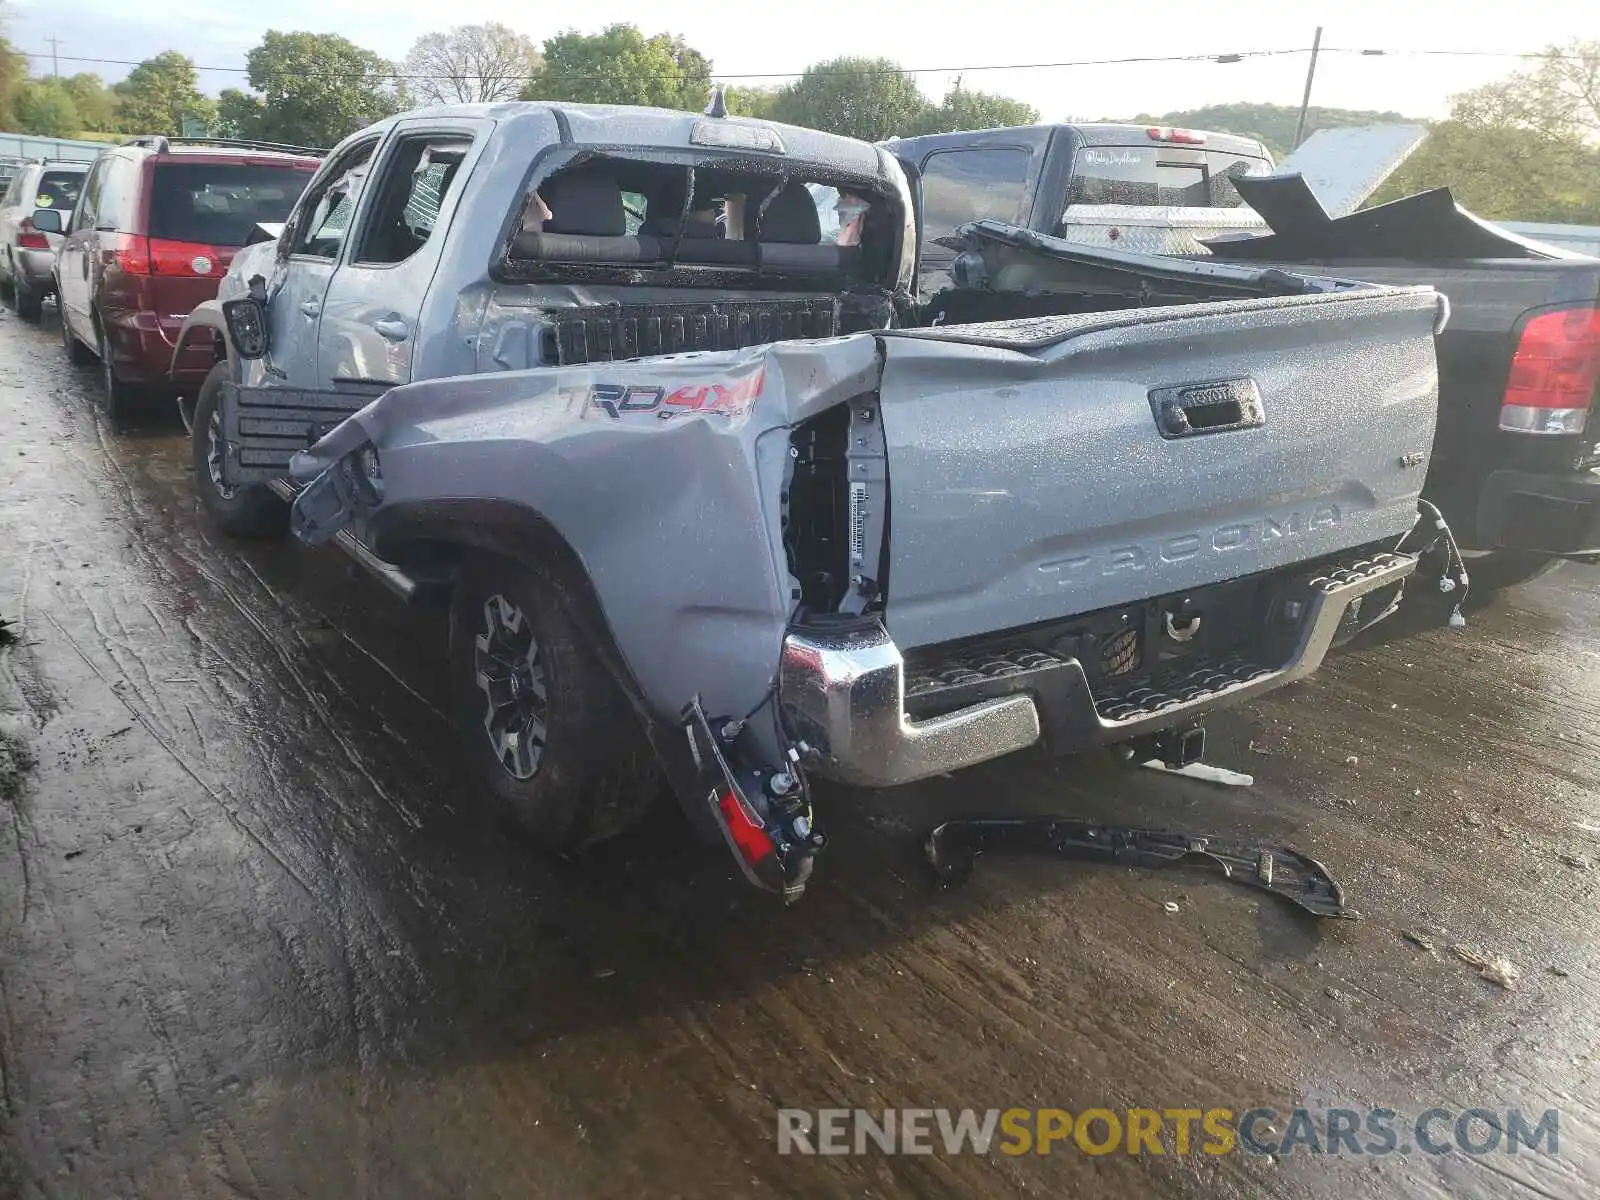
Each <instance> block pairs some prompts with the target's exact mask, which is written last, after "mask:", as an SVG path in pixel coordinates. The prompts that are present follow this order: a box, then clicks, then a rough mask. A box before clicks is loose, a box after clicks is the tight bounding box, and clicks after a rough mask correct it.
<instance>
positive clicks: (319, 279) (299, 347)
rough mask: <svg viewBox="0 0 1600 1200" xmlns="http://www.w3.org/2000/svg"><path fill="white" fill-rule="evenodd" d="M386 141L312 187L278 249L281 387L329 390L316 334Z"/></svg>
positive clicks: (364, 146) (272, 317)
mask: <svg viewBox="0 0 1600 1200" xmlns="http://www.w3.org/2000/svg"><path fill="white" fill-rule="evenodd" d="M380 140H381V138H380V137H379V136H373V137H371V138H367V139H365V140H363V141H360V142H357V143H355V144H354V145H353V146H351V147H350V148H349V149H348V150H346V151H345V152H344V153H343V154H341V155H340V156H339V157H338V159H336V160H335V161H334V162H332V163H330V164H329V165H328V167H327V169H326V170H324V171H323V172H321V173H320V174H319V177H318V178H317V179H316V180H315V181H313V182H312V184H311V186H310V187H309V188H308V189H307V190H306V193H305V195H304V196H303V197H302V198H301V200H300V203H299V205H298V206H297V208H296V211H295V214H294V216H293V217H292V218H291V219H290V221H289V225H288V227H287V228H286V229H285V230H284V231H283V238H284V240H283V241H282V242H281V243H280V244H279V247H278V259H279V270H278V272H277V273H278V274H279V276H280V277H281V280H282V282H281V283H280V284H279V285H278V286H277V287H276V288H275V289H273V290H272V291H270V292H269V294H268V301H267V307H268V324H269V327H270V328H271V330H272V351H271V353H272V366H273V368H274V369H275V370H274V373H275V374H276V375H278V377H279V378H280V379H281V380H282V385H283V386H285V387H290V388H298V389H302V390H305V391H319V390H322V389H324V388H326V387H327V384H326V382H325V381H324V380H323V379H322V377H321V376H320V375H319V373H318V370H317V366H318V364H317V330H318V326H319V325H320V323H321V319H322V306H323V299H324V297H325V295H326V294H327V290H328V282H329V281H330V280H331V279H332V278H333V272H334V268H335V266H336V265H337V264H338V261H339V256H340V253H341V252H342V251H343V249H344V243H345V239H346V235H347V234H348V232H349V230H350V229H351V227H352V225H353V223H354V217H355V212H356V206H357V205H358V204H359V203H360V201H361V194H362V191H363V188H362V183H363V181H364V179H365V177H366V174H367V169H368V167H369V165H370V164H371V161H372V155H373V152H374V151H375V150H376V149H377V148H378V143H379V141H380Z"/></svg>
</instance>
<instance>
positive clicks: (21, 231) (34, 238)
mask: <svg viewBox="0 0 1600 1200" xmlns="http://www.w3.org/2000/svg"><path fill="white" fill-rule="evenodd" d="M17 249H19V250H48V249H50V242H49V240H48V239H46V237H45V236H44V234H42V233H40V232H39V230H38V229H37V228H35V226H34V224H33V218H32V217H23V218H22V220H20V221H18V222H17Z"/></svg>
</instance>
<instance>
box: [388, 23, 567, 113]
mask: <svg viewBox="0 0 1600 1200" xmlns="http://www.w3.org/2000/svg"><path fill="white" fill-rule="evenodd" d="M542 61H543V59H542V58H541V56H540V54H539V47H538V46H536V45H534V44H533V42H532V40H530V39H529V38H526V37H524V36H523V35H522V34H520V33H518V32H517V31H516V30H515V29H512V28H510V27H508V26H505V25H501V24H500V23H499V22H497V21H490V22H489V23H488V24H486V25H457V26H456V27H455V28H454V29H447V30H445V31H444V32H443V33H427V34H423V35H422V36H421V37H419V38H418V39H417V40H416V43H415V44H414V45H413V46H412V47H411V52H410V53H409V54H407V55H406V60H405V63H404V64H403V67H404V70H405V73H406V76H407V81H408V83H409V85H410V88H411V91H412V92H413V93H414V94H415V96H416V98H417V102H418V103H419V104H483V103H489V102H491V101H495V100H515V99H516V98H517V95H518V93H520V92H521V91H522V89H523V88H524V87H525V86H526V85H527V82H528V80H529V79H530V78H532V76H533V74H534V72H535V71H537V70H538V69H539V64H540V63H541V62H542Z"/></svg>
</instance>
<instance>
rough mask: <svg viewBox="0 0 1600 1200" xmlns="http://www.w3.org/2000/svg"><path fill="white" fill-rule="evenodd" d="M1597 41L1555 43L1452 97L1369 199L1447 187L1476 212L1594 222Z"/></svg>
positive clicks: (1597, 198)
mask: <svg viewBox="0 0 1600 1200" xmlns="http://www.w3.org/2000/svg"><path fill="white" fill-rule="evenodd" d="M1597 181H1600V42H1572V43H1569V44H1567V45H1565V46H1561V47H1552V48H1551V49H1550V50H1549V51H1547V52H1546V53H1545V55H1544V57H1542V58H1540V59H1538V60H1537V61H1536V62H1535V63H1534V64H1533V65H1532V66H1530V67H1529V68H1528V69H1526V70H1522V71H1518V72H1516V73H1514V74H1512V75H1510V76H1508V77H1507V78H1505V79H1502V80H1498V81H1496V82H1494V83H1490V84H1486V85H1484V86H1483V87H1480V88H1474V89H1473V90H1472V91H1469V92H1463V93H1462V94H1461V95H1459V96H1455V97H1453V98H1452V99H1451V104H1450V115H1449V117H1448V118H1447V119H1445V120H1443V121H1440V122H1437V123H1436V124H1434V125H1433V126H1432V127H1431V130H1430V132H1429V135H1428V139H1427V140H1426V141H1425V142H1423V144H1422V146H1421V147H1420V148H1418V150H1417V152H1416V153H1415V154H1413V155H1412V156H1411V157H1410V158H1409V159H1407V160H1406V162H1405V164H1404V165H1403V166H1402V167H1401V168H1400V169H1399V170H1398V171H1396V172H1395V174H1394V175H1393V176H1392V177H1391V178H1390V179H1389V181H1388V182H1387V183H1386V184H1385V185H1384V186H1383V188H1382V189H1380V191H1379V193H1378V195H1377V196H1376V197H1375V198H1374V203H1382V202H1383V201H1385V200H1393V199H1396V198H1398V197H1400V196H1405V195H1409V194H1410V193H1412V192H1417V191H1422V190H1424V189H1427V188H1435V187H1448V188H1449V189H1450V190H1451V192H1452V193H1453V194H1454V196H1455V198H1456V199H1457V200H1458V201H1459V202H1460V203H1461V204H1462V205H1463V206H1465V207H1466V208H1468V209H1471V210H1472V211H1473V212H1474V213H1476V214H1478V215H1479V216H1481V217H1489V218H1492V219H1498V220H1507V221H1557V222H1572V223H1576V224H1595V223H1600V186H1597Z"/></svg>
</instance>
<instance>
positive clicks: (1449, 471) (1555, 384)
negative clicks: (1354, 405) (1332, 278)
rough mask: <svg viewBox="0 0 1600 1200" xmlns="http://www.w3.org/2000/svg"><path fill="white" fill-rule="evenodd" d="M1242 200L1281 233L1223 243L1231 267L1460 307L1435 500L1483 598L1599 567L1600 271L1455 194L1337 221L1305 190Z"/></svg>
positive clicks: (1444, 397)
mask: <svg viewBox="0 0 1600 1200" xmlns="http://www.w3.org/2000/svg"><path fill="white" fill-rule="evenodd" d="M1236 185H1237V187H1238V189H1239V192H1240V194H1241V195H1243V196H1245V198H1246V200H1247V201H1248V202H1249V204H1250V205H1251V207H1253V208H1254V209H1255V210H1256V211H1257V212H1259V213H1260V214H1261V215H1262V217H1263V218H1265V220H1266V221H1267V224H1268V225H1269V226H1270V227H1271V228H1272V231H1273V232H1272V233H1271V234H1269V235H1266V236H1263V237H1253V238H1245V239H1239V240H1226V241H1222V240H1214V241H1212V242H1211V243H1210V245H1211V248H1212V250H1213V252H1214V254H1215V255H1216V256H1217V257H1219V258H1226V259H1229V260H1234V261H1237V260H1245V261H1249V262H1254V263H1261V262H1270V263H1274V264H1282V265H1284V266H1288V265H1290V264H1299V266H1300V267H1301V268H1302V269H1303V268H1304V266H1305V265H1306V264H1309V263H1315V264H1316V265H1317V268H1318V271H1319V272H1320V273H1322V274H1330V275H1344V276H1351V277H1354V278H1357V279H1364V280H1367V281H1369V282H1372V283H1380V284H1421V283H1426V284H1429V285H1431V286H1432V287H1434V288H1436V289H1437V290H1438V291H1440V292H1441V293H1443V294H1444V295H1445V296H1446V297H1447V298H1448V299H1449V301H1450V320H1449V323H1448V324H1447V325H1446V327H1445V330H1444V332H1443V333H1442V334H1440V335H1439V338H1438V341H1437V352H1438V358H1439V423H1438V426H1437V429H1436V432H1435V434H1434V444H1433V460H1432V463H1431V464H1430V466H1429V469H1428V479H1427V482H1426V484H1425V485H1424V488H1423V495H1424V496H1426V497H1428V498H1430V499H1432V500H1433V502H1434V503H1435V504H1437V505H1438V506H1439V507H1440V509H1442V510H1443V512H1444V513H1445V516H1446V517H1447V518H1448V519H1449V521H1450V524H1451V526H1452V528H1453V529H1454V531H1455V533H1456V537H1457V539H1458V540H1459V541H1460V542H1461V545H1462V548H1463V550H1464V551H1466V552H1467V553H1468V556H1469V562H1468V572H1469V574H1470V576H1471V579H1472V585H1473V587H1475V588H1479V589H1484V590H1490V591H1493V590H1495V589H1498V588H1502V587H1508V586H1510V585H1511V584H1514V583H1520V582H1522V581H1523V580H1525V579H1528V578H1530V577H1532V576H1533V575H1536V574H1538V573H1539V572H1540V571H1542V570H1543V569H1544V568H1545V567H1546V566H1548V565H1550V564H1552V563H1554V562H1556V561H1558V560H1560V559H1563V558H1578V559H1588V560H1591V561H1594V560H1595V559H1596V556H1597V555H1600V259H1595V258H1588V257H1586V256H1583V255H1577V254H1571V253H1568V252H1566V251H1563V250H1559V249H1556V248H1555V247H1551V246H1545V245H1541V244H1539V243H1536V242H1531V241H1528V240H1527V239H1525V238H1520V237H1518V236H1516V235H1515V234H1512V233H1510V232H1509V231H1507V230H1504V229H1500V228H1499V227H1497V226H1495V225H1492V224H1489V223H1488V222H1485V221H1480V220H1478V219H1477V218H1476V217H1474V216H1472V214H1470V213H1468V212H1466V211H1465V210H1464V209H1462V208H1460V207H1459V206H1458V205H1457V204H1456V203H1455V201H1454V200H1453V199H1452V198H1451V195H1450V193H1449V191H1448V190H1446V189H1438V190H1436V191H1431V192H1422V193H1419V194H1418V195H1415V196H1408V197H1406V198H1405V199H1402V200H1396V201H1394V202H1392V203H1390V204H1385V205H1380V206H1378V207H1376V208H1369V209H1363V210H1361V211H1358V212H1354V213H1351V214H1349V215H1348V216H1344V217H1340V218H1338V219H1330V218H1329V217H1328V216H1327V214H1326V213H1324V212H1323V211H1322V209H1321V206H1320V205H1318V204H1317V202H1316V199H1315V197H1314V196H1312V194H1311V192H1310V190H1309V189H1308V188H1306V186H1305V184H1304V183H1303V182H1302V181H1301V180H1300V178H1299V177H1298V176H1294V175H1286V176H1277V177H1267V178H1259V179H1240V180H1238V181H1236Z"/></svg>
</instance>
